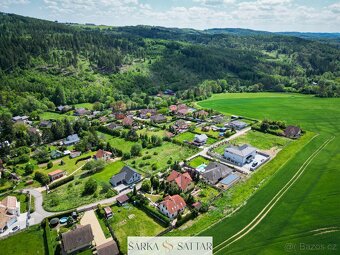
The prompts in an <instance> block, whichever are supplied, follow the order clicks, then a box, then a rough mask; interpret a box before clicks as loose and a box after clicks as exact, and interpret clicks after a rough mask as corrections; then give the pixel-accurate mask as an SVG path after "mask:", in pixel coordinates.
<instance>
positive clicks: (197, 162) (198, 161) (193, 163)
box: [188, 156, 210, 168]
mask: <svg viewBox="0 0 340 255" xmlns="http://www.w3.org/2000/svg"><path fill="white" fill-rule="evenodd" d="M209 163H210V160H208V159H206V158H203V157H202V156H198V157H196V158H193V159H192V160H190V161H189V162H188V164H189V166H191V167H193V168H196V167H198V166H200V165H202V164H206V165H208V164H209Z"/></svg>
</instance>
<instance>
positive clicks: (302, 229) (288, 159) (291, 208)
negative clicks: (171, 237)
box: [177, 93, 340, 254]
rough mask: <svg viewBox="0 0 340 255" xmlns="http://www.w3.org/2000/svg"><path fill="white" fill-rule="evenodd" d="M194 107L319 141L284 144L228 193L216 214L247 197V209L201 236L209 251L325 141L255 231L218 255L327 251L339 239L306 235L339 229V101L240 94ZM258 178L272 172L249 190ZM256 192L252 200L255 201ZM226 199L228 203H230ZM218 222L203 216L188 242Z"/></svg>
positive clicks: (245, 220) (332, 234) (335, 235)
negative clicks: (207, 238)
mask: <svg viewBox="0 0 340 255" xmlns="http://www.w3.org/2000/svg"><path fill="white" fill-rule="evenodd" d="M198 104H199V105H200V106H202V107H204V108H213V109H214V110H218V111H221V112H223V113H233V114H236V115H243V116H248V117H251V118H257V119H264V118H268V119H274V120H283V121H286V122H287V123H288V124H295V125H300V126H301V127H302V128H303V129H305V130H310V131H313V132H315V133H319V134H320V135H319V136H317V137H316V138H314V139H313V140H312V141H310V142H309V143H308V144H307V142H308V140H310V138H311V136H312V134H311V133H309V134H306V135H305V136H303V137H302V138H301V139H299V140H298V141H296V142H294V143H290V144H288V145H287V146H286V147H284V148H283V150H282V151H281V152H280V153H279V154H278V156H277V157H276V158H275V159H273V160H272V161H270V162H269V163H267V164H266V165H265V166H263V167H262V168H260V169H259V171H257V172H255V173H254V174H253V175H252V177H251V178H250V179H248V181H247V182H241V183H239V184H237V185H235V186H234V187H233V188H232V189H230V190H229V191H227V193H226V196H225V197H224V198H223V199H220V200H219V201H218V202H216V206H217V208H220V207H221V208H222V206H223V205H224V204H226V203H227V202H226V201H229V204H231V205H233V206H236V205H238V204H240V203H242V201H244V200H245V198H246V197H249V195H252V194H253V195H252V196H251V198H250V199H248V201H247V203H246V205H245V206H243V207H242V208H241V209H240V210H239V211H238V212H237V213H236V214H234V215H233V216H231V217H229V218H226V219H224V220H222V221H221V222H219V223H218V224H216V225H214V226H213V227H211V228H209V229H207V230H206V231H204V232H202V233H200V234H201V235H212V236H213V238H214V243H215V245H217V244H219V243H221V242H222V241H224V240H226V239H228V238H229V237H231V236H233V235H234V234H235V233H237V232H238V231H239V230H240V229H241V228H243V227H244V226H246V225H247V224H249V223H250V222H251V221H252V219H254V217H255V216H256V215H257V214H258V213H259V212H260V211H261V210H262V209H263V208H264V207H265V205H266V204H267V203H268V202H269V201H270V200H271V199H272V197H273V196H274V195H275V194H276V193H277V192H278V190H280V189H281V188H282V187H283V186H284V185H285V183H287V181H288V180H289V179H290V178H291V177H292V176H293V175H294V174H295V173H296V171H297V170H298V169H299V168H300V167H301V166H302V165H303V163H304V162H305V161H306V159H307V158H308V157H309V156H310V155H312V153H313V152H315V151H316V150H317V149H318V148H319V147H320V146H321V145H322V144H323V143H324V142H325V141H326V140H327V139H329V138H330V137H331V136H336V138H335V139H334V140H333V141H332V142H331V143H329V144H328V145H327V146H326V147H325V149H324V150H322V151H321V152H320V153H319V154H318V155H317V156H316V157H315V158H314V159H313V161H312V162H311V163H310V164H309V165H308V166H307V168H306V171H305V172H304V174H303V175H301V177H300V178H299V179H298V180H297V181H296V183H294V185H293V186H292V187H291V188H290V189H289V190H288V192H287V193H286V194H285V195H284V196H283V197H282V198H281V199H280V200H279V201H278V202H277V204H276V205H275V206H274V207H273V208H272V210H271V211H270V213H269V214H268V215H267V216H266V217H265V218H264V219H263V220H262V222H261V223H260V224H259V225H257V226H256V228H254V229H253V230H252V231H250V232H249V233H248V234H247V235H245V236H244V237H243V238H241V239H240V240H238V241H236V242H235V243H233V244H232V245H231V246H228V247H226V248H224V249H221V250H219V252H218V253H217V254H239V253H242V254H285V253H286V252H287V251H286V250H285V245H286V244H287V243H291V244H292V245H293V246H296V247H299V245H300V243H309V244H320V245H325V246H326V247H327V245H329V244H339V243H340V235H339V232H324V233H322V234H320V235H314V232H312V231H313V230H316V229H320V228H328V227H337V228H339V227H340V217H339V215H340V207H339V203H338V197H339V195H340V192H339V186H340V179H339V178H338V176H339V174H340V168H339V163H340V150H339V144H340V136H339V135H340V118H339V116H340V99H339V98H327V99H325V98H316V97H313V96H310V95H298V94H283V93H282V94H276V93H257V94H248V93H242V94H219V95H214V96H213V97H212V98H210V99H208V100H206V101H203V102H199V103H198ZM278 169H279V170H278ZM264 172H268V173H269V172H271V174H269V175H268V177H269V176H271V177H269V178H267V179H266V181H265V182H262V183H261V184H262V185H258V184H257V185H256V186H254V184H256V180H254V179H259V180H260V179H263V177H265V176H261V175H263V174H264ZM274 173H275V174H274ZM248 183H249V184H248ZM251 183H253V185H251ZM248 185H249V187H248V188H247V187H246V186H248ZM256 189H257V192H255V193H254V191H255V190H256ZM230 193H231V194H230ZM228 194H229V195H228ZM237 194H239V195H237ZM228 196H230V197H229V198H228ZM224 201H225V203H224ZM218 214H220V216H222V215H223V212H222V210H220V209H217V210H214V211H212V212H209V213H208V214H207V215H209V218H207V216H202V217H201V221H199V223H197V224H194V225H193V226H192V227H191V228H188V229H187V230H186V234H190V233H198V232H199V231H200V230H202V229H204V225H205V226H209V225H211V223H212V222H213V221H214V218H215V219H218V217H217V216H216V217H214V215H218ZM177 234H185V233H184V232H181V233H177ZM337 249H338V248H337ZM310 252H312V251H306V250H305V251H303V250H295V251H293V254H301V253H310ZM314 253H315V254H332V253H334V251H330V250H322V251H321V250H318V251H315V252H314Z"/></svg>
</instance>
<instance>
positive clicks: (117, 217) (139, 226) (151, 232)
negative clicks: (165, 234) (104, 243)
mask: <svg viewBox="0 0 340 255" xmlns="http://www.w3.org/2000/svg"><path fill="white" fill-rule="evenodd" d="M112 212H113V214H114V215H113V217H112V218H111V219H109V223H110V225H111V226H112V228H113V231H114V232H115V234H116V236H117V238H118V241H119V244H120V247H121V251H122V252H123V253H124V254H126V252H127V237H128V236H155V235H157V234H158V233H160V232H162V231H163V230H164V229H165V228H164V227H162V226H161V225H159V224H158V223H157V222H155V221H154V220H153V219H152V218H150V217H149V216H148V215H147V214H146V213H144V212H143V211H141V210H139V209H138V208H136V207H134V206H132V205H130V204H129V205H128V206H123V207H118V206H113V207H112ZM129 216H130V218H129Z"/></svg>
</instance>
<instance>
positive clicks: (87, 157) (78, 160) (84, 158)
mask: <svg viewBox="0 0 340 255" xmlns="http://www.w3.org/2000/svg"><path fill="white" fill-rule="evenodd" d="M90 158H91V156H86V157H82V158H78V159H77V160H76V163H75V164H78V162H80V161H83V160H87V159H90Z"/></svg>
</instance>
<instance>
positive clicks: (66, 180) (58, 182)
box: [48, 175, 74, 190]
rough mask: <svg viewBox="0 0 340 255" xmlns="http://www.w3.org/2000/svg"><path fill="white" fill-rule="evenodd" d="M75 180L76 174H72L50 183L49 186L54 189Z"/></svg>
mask: <svg viewBox="0 0 340 255" xmlns="http://www.w3.org/2000/svg"><path fill="white" fill-rule="evenodd" d="M73 180H74V175H70V176H67V177H65V178H64V179H61V180H60V181H57V182H54V183H52V184H50V185H49V186H48V187H49V189H50V190H52V189H55V188H57V187H59V186H61V185H63V184H65V183H68V182H70V181H73Z"/></svg>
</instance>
